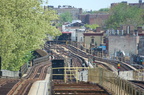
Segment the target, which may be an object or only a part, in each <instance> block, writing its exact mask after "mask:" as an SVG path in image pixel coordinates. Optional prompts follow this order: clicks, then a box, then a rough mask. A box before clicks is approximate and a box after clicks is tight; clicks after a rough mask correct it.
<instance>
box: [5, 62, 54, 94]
mask: <svg viewBox="0 0 144 95" xmlns="http://www.w3.org/2000/svg"><path fill="white" fill-rule="evenodd" d="M49 66H51V64H50V62H45V63H43V62H42V63H41V64H37V65H36V66H34V67H33V69H32V70H31V71H30V74H28V75H27V77H25V78H23V79H21V80H20V81H18V82H17V83H16V84H15V85H14V86H13V88H12V89H11V90H10V91H9V92H8V94H7V95H27V94H28V92H29V90H30V88H31V86H32V84H33V83H34V82H35V81H37V80H44V78H45V76H46V74H47V69H48V67H49Z"/></svg>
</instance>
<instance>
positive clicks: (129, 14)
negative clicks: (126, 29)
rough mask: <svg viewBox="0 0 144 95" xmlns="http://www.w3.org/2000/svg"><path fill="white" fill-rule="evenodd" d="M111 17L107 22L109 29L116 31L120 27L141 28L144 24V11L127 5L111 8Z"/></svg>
mask: <svg viewBox="0 0 144 95" xmlns="http://www.w3.org/2000/svg"><path fill="white" fill-rule="evenodd" d="M110 14H111V16H110V17H109V19H108V20H107V22H106V26H107V27H108V28H114V29H116V28H117V27H119V26H120V25H125V24H129V25H134V26H135V27H137V26H141V25H142V24H143V23H144V19H143V15H144V10H143V9H140V8H138V7H134V6H129V5H126V4H122V3H121V4H118V5H116V6H114V7H112V8H111V10H110Z"/></svg>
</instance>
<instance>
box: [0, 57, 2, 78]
mask: <svg viewBox="0 0 144 95" xmlns="http://www.w3.org/2000/svg"><path fill="white" fill-rule="evenodd" d="M1 66H2V58H1V56H0V77H1V76H2V71H1Z"/></svg>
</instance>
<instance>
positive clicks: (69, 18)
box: [59, 12, 72, 23]
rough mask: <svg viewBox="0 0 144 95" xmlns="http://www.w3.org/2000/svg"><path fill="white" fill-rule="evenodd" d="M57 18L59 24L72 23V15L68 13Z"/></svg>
mask: <svg viewBox="0 0 144 95" xmlns="http://www.w3.org/2000/svg"><path fill="white" fill-rule="evenodd" d="M59 18H60V22H61V23H64V22H71V21H72V14H71V13H70V12H65V13H62V14H60V16H59Z"/></svg>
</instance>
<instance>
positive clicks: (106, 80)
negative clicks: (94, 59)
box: [88, 68, 144, 95]
mask: <svg viewBox="0 0 144 95" xmlns="http://www.w3.org/2000/svg"><path fill="white" fill-rule="evenodd" d="M88 81H90V82H93V83H98V84H100V85H101V86H103V87H105V88H106V89H108V90H109V91H111V92H113V94H114V95H144V90H143V89H141V88H139V87H136V86H135V85H134V84H132V83H130V82H129V81H126V80H124V79H121V78H120V77H119V76H117V75H116V74H115V73H113V72H111V71H108V70H105V69H102V68H94V69H89V70H88Z"/></svg>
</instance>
